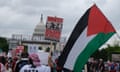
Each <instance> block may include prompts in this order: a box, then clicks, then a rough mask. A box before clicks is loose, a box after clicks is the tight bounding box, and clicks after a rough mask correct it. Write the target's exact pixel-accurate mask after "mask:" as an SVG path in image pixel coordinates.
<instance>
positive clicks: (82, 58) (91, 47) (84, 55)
mask: <svg viewBox="0 0 120 72" xmlns="http://www.w3.org/2000/svg"><path fill="white" fill-rule="evenodd" d="M113 34H114V33H113V32H111V33H107V34H104V33H99V34H98V35H96V37H95V38H93V39H92V40H91V41H90V42H89V43H88V44H87V46H86V47H85V49H84V50H83V51H82V52H81V53H80V54H79V56H78V57H77V60H76V62H75V65H74V70H73V71H74V72H81V71H82V68H83V66H84V64H85V63H86V62H87V60H88V58H89V57H90V56H91V55H92V54H93V53H94V52H95V51H96V50H97V49H98V48H100V47H101V46H102V45H103V44H104V43H105V42H106V41H107V40H108V39H109V38H110V37H112V35H113Z"/></svg>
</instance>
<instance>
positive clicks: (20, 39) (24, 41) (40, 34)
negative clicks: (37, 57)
mask: <svg viewBox="0 0 120 72" xmlns="http://www.w3.org/2000/svg"><path fill="white" fill-rule="evenodd" d="M45 30H46V26H45V24H44V22H43V15H42V14H41V18H40V22H39V23H38V24H37V25H36V26H35V28H34V32H33V34H32V35H23V34H13V35H12V38H10V39H8V43H9V49H14V48H16V47H17V46H19V45H23V46H28V45H30V44H31V45H32V44H33V45H38V46H39V48H40V49H42V50H46V48H51V46H52V47H53V48H54V49H56V50H62V49H63V46H64V45H65V43H66V37H61V39H60V42H55V41H50V40H45ZM51 42H52V43H51Z"/></svg>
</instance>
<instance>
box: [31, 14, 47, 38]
mask: <svg viewBox="0 0 120 72" xmlns="http://www.w3.org/2000/svg"><path fill="white" fill-rule="evenodd" d="M45 29H46V28H45V24H44V22H43V15H42V14H41V18H40V22H39V23H38V24H37V25H36V27H35V29H34V32H33V38H34V39H36V38H37V39H38V38H39V39H41V38H43V37H44V36H45Z"/></svg>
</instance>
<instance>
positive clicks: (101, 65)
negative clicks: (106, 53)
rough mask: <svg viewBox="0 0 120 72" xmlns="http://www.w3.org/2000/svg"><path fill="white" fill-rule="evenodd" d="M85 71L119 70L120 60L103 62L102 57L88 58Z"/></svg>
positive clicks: (119, 71) (117, 71)
mask: <svg viewBox="0 0 120 72" xmlns="http://www.w3.org/2000/svg"><path fill="white" fill-rule="evenodd" d="M86 71H87V72H120V62H111V61H107V62H104V61H103V59H98V60H97V59H94V58H92V59H91V60H88V62H87V64H86Z"/></svg>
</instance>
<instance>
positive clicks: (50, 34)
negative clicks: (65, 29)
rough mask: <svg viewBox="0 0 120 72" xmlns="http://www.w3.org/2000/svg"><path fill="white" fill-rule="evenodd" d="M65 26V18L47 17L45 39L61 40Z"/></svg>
mask: <svg viewBox="0 0 120 72" xmlns="http://www.w3.org/2000/svg"><path fill="white" fill-rule="evenodd" d="M62 26H63V18H58V17H50V16H48V18H47V23H46V32H45V39H48V40H53V41H59V40H60V36H61V31H62Z"/></svg>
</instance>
